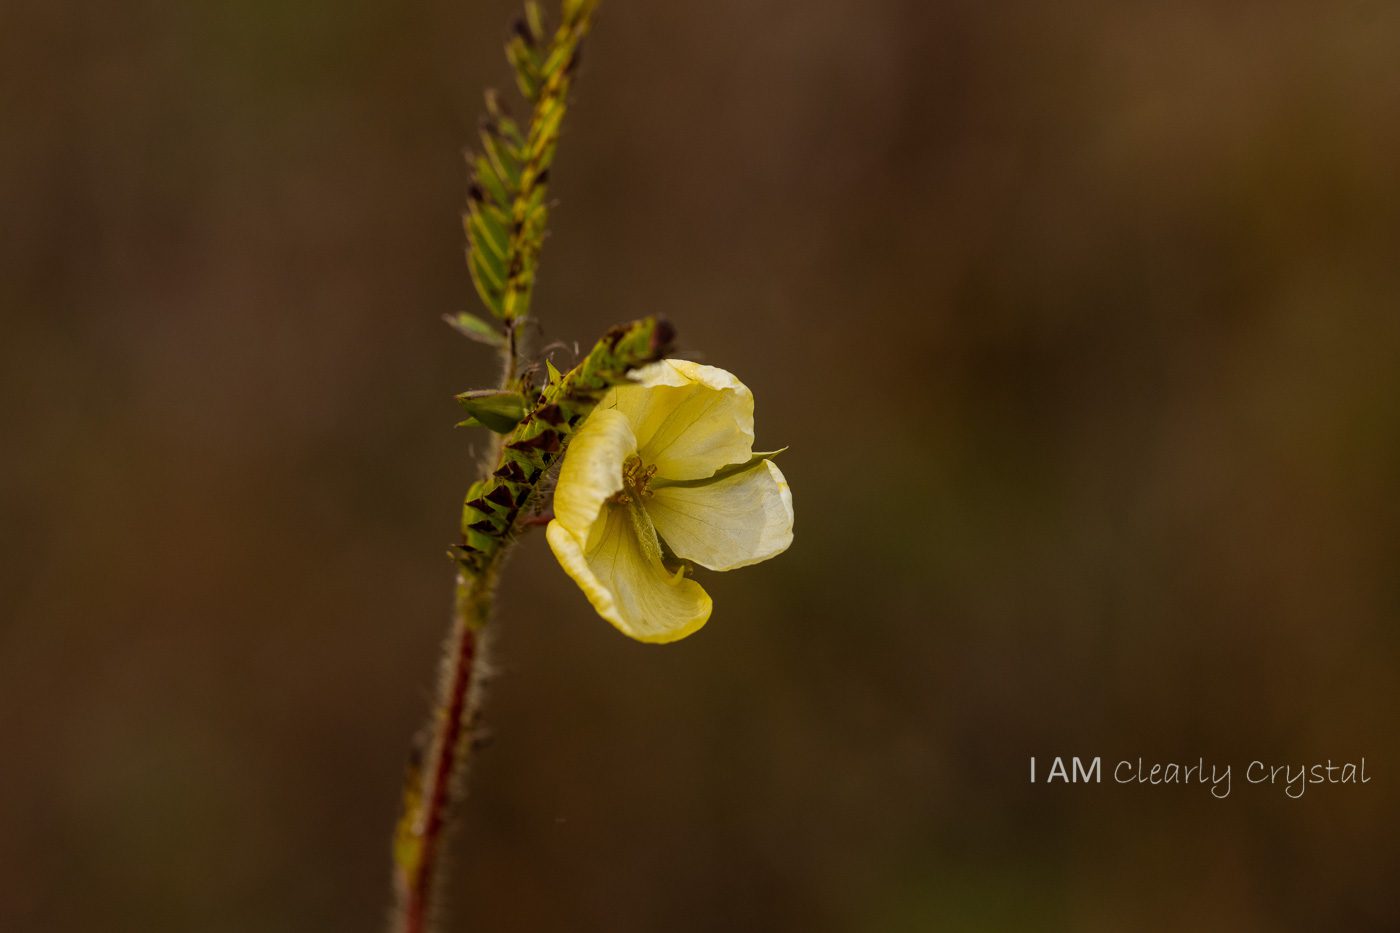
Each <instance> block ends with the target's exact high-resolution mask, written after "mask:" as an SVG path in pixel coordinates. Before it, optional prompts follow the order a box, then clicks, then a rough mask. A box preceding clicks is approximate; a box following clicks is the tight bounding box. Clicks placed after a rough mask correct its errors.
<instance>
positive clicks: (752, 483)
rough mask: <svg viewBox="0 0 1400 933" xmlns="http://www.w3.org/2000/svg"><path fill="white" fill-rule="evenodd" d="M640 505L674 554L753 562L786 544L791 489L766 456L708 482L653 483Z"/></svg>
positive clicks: (713, 562) (723, 566)
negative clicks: (656, 485) (643, 504)
mask: <svg viewBox="0 0 1400 933" xmlns="http://www.w3.org/2000/svg"><path fill="white" fill-rule="evenodd" d="M646 510H647V514H648V515H650V516H651V520H652V522H653V523H654V524H655V525H656V530H657V532H659V533H660V535H661V537H662V539H663V540H665V542H666V545H667V546H668V547H669V548H670V549H671V551H672V552H673V553H674V554H675V555H676V556H677V557H680V558H682V559H684V560H688V561H693V562H695V563H697V564H699V565H700V566H702V567H708V568H709V569H710V570H734V569H736V568H738V567H747V566H749V565H750V564H757V563H759V562H760V561H765V560H767V559H768V558H770V557H776V556H777V555H779V554H781V553H782V552H783V551H786V550H787V549H788V545H790V544H792V520H793V511H792V493H791V492H790V491H789V490H788V484H787V480H786V479H784V478H783V473H782V471H781V470H779V469H778V466H777V464H775V463H773V461H771V460H765V461H763V462H762V463H761V464H759V465H758V466H756V467H754V468H753V469H752V470H746V471H744V472H743V473H739V474H737V475H735V476H731V477H729V478H728V479H723V480H720V481H719V482H717V483H713V484H711V485H708V486H689V487H687V486H666V487H663V488H660V489H657V490H656V491H655V493H654V494H653V495H652V497H651V498H649V499H647V500H646Z"/></svg>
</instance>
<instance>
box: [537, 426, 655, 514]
mask: <svg viewBox="0 0 1400 933" xmlns="http://www.w3.org/2000/svg"><path fill="white" fill-rule="evenodd" d="M636 451H637V440H636V438H635V437H633V435H632V426H631V425H630V424H629V423H628V421H627V418H626V417H624V416H623V415H622V413H621V412H617V411H613V410H611V409H597V410H595V411H594V412H593V413H592V414H591V415H589V416H588V418H587V419H585V420H584V422H583V426H582V427H580V428H579V430H578V433H577V434H576V435H574V437H573V439H572V440H571V441H570V442H569V448H568V451H567V452H566V453H565V456H564V465H563V466H562V467H560V468H559V482H558V485H557V486H556V487H555V491H554V517H555V519H556V520H558V521H559V522H561V523H562V524H563V525H564V526H565V527H567V528H568V529H569V530H570V531H572V532H573V533H574V534H575V535H577V536H579V537H580V538H582V539H584V540H587V538H588V532H589V529H590V528H592V527H593V523H594V521H595V520H597V518H598V512H599V510H600V509H602V507H603V503H604V502H606V501H607V499H608V497H609V496H611V495H612V494H613V493H615V492H618V491H619V490H620V489H622V464H623V462H624V461H625V460H626V459H627V458H628V457H630V456H631V455H632V454H634V453H636Z"/></svg>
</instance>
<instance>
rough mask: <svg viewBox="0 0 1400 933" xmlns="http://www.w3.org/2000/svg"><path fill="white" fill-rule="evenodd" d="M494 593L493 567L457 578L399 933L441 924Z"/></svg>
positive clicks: (400, 854)
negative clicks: (446, 854) (439, 893)
mask: <svg viewBox="0 0 1400 933" xmlns="http://www.w3.org/2000/svg"><path fill="white" fill-rule="evenodd" d="M494 590H495V573H494V569H492V570H491V571H489V572H488V573H486V574H485V575H482V576H473V575H470V574H468V573H466V572H465V571H463V572H459V573H458V575H457V592H456V600H455V603H456V608H455V611H454V613H453V619H452V628H451V630H450V631H449V633H448V636H447V641H446V643H445V644H444V645H443V657H442V666H441V668H440V670H439V672H438V692H437V701H436V703H435V705H434V709H433V713H432V718H431V719H430V720H429V723H428V727H427V729H428V732H429V735H428V737H427V743H426V756H425V757H424V758H423V759H422V762H421V765H420V766H419V767H417V768H415V769H414V770H415V772H416V773H414V774H411V775H410V782H409V787H408V789H407V790H406V793H405V809H404V813H403V816H402V817H401V818H400V821H399V826H398V830H397V833H396V838H395V846H394V849H395V853H394V855H395V873H394V887H395V892H396V906H395V911H394V922H393V927H392V929H393V930H394V933H425V931H427V930H428V929H430V926H429V924H431V923H432V921H433V919H434V916H433V915H434V905H435V903H436V901H435V897H434V894H435V886H436V885H437V883H438V876H439V874H440V869H441V863H442V855H443V850H444V848H445V846H446V842H447V838H448V830H449V828H450V824H449V816H450V812H451V807H452V805H453V803H454V798H455V797H457V796H459V795H460V794H461V793H462V791H463V776H464V774H465V772H466V770H467V766H468V764H469V762H470V757H471V750H472V747H473V745H474V744H475V741H476V738H477V736H476V734H475V732H476V726H477V722H478V718H479V717H478V711H479V707H480V703H481V692H482V690H481V688H482V683H481V682H482V679H483V673H484V671H485V668H486V665H487V661H486V632H487V627H486V623H487V620H488V619H489V617H490V614H491V604H492V600H493V596H494Z"/></svg>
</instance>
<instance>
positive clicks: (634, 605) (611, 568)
mask: <svg viewBox="0 0 1400 933" xmlns="http://www.w3.org/2000/svg"><path fill="white" fill-rule="evenodd" d="M590 417H596V413H595V415H593V416H590ZM570 456H572V454H570ZM653 535H654V532H653ZM545 537H546V539H548V541H549V546H550V549H551V550H553V551H554V556H555V557H556V558H558V560H559V564H560V565H561V566H562V567H563V568H564V571H565V572H566V573H568V575H569V576H571V577H573V578H574V582H575V583H577V584H578V585H579V588H580V589H582V590H583V593H584V595H585V596H587V597H588V601H589V602H590V603H592V604H593V608H594V609H595V610H597V612H598V614H599V615H600V616H602V617H603V618H604V619H607V620H608V621H609V622H611V623H612V624H613V625H614V626H616V627H617V629H618V630H619V631H620V632H622V633H623V634H624V635H628V636H630V637H632V638H635V639H637V640H638V641H646V642H656V643H661V642H668V641H676V640H677V639H680V638H684V637H686V636H687V635H689V634H691V633H693V632H695V631H696V630H698V629H699V628H700V627H701V626H702V625H704V624H705V622H706V621H707V620H708V619H709V618H710V609H711V603H710V595H709V594H708V593H706V592H705V590H704V588H703V587H701V586H700V584H698V583H696V582H695V581H694V580H691V579H688V578H687V577H686V576H685V572H684V570H683V569H682V570H677V571H676V572H675V573H671V572H670V571H668V570H667V569H666V568H665V566H664V565H663V564H662V563H661V561H660V559H659V558H658V557H657V556H656V555H655V543H654V542H653V546H652V548H650V549H648V548H645V547H643V544H642V542H641V541H640V540H638V538H637V534H636V531H635V530H634V525H633V523H632V520H631V518H630V516H629V515H628V512H627V509H626V508H619V507H615V506H610V507H608V508H607V509H605V510H604V514H603V515H601V516H599V520H598V522H597V523H596V524H595V525H594V528H593V533H592V534H591V535H589V537H588V539H587V541H586V542H581V541H580V540H579V538H578V537H577V536H576V535H574V534H573V532H571V531H570V530H569V529H568V528H567V527H565V526H564V525H563V524H562V523H560V522H558V521H553V522H550V523H549V527H548V528H547V529H546V530H545Z"/></svg>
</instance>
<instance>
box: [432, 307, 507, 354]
mask: <svg viewBox="0 0 1400 933" xmlns="http://www.w3.org/2000/svg"><path fill="white" fill-rule="evenodd" d="M442 319H443V320H444V321H446V322H447V326H448V327H450V328H452V329H453V330H455V331H456V332H457V333H459V334H461V335H462V336H463V337H466V338H468V339H470V340H475V341H476V342H477V343H484V344H486V345H487V346H488V347H499V346H504V345H505V342H506V339H505V337H502V336H501V331H500V328H498V327H496V326H495V325H493V324H490V323H487V322H486V321H483V320H482V319H481V318H479V317H477V316H476V315H475V314H468V313H467V312H465V311H458V312H457V313H456V314H444V315H443V316H442Z"/></svg>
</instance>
